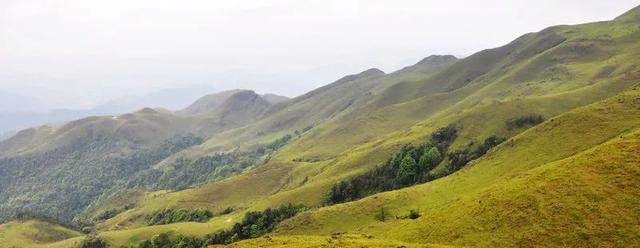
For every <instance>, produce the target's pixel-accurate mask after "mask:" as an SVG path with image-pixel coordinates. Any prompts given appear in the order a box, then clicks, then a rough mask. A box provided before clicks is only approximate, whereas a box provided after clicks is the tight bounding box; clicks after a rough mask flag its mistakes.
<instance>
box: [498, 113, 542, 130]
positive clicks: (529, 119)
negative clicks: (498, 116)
mask: <svg viewBox="0 0 640 248" xmlns="http://www.w3.org/2000/svg"><path fill="white" fill-rule="evenodd" d="M543 121H544V117H543V116H542V115H533V114H532V115H525V116H520V117H517V118H514V119H511V120H509V121H507V128H508V129H509V130H512V129H516V128H522V127H525V126H535V125H538V124H540V123H542V122H543Z"/></svg>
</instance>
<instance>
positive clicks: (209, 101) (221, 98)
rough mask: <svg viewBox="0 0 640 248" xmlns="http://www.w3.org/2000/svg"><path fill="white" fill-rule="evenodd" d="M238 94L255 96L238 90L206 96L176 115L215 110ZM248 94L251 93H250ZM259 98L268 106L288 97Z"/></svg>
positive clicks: (273, 95) (268, 96)
mask: <svg viewBox="0 0 640 248" xmlns="http://www.w3.org/2000/svg"><path fill="white" fill-rule="evenodd" d="M240 92H244V94H246V95H252V96H255V95H256V94H255V92H253V91H249V90H239V89H236V90H229V91H223V92H218V93H214V94H210V95H206V96H203V97H201V98H199V99H198V100H196V101H195V102H194V103H192V104H191V105H189V106H188V107H186V108H185V109H183V110H180V111H178V113H180V114H188V115H195V114H203V113H207V112H209V111H211V110H214V109H217V108H218V107H219V106H220V105H222V104H223V103H224V102H225V101H227V100H228V99H229V98H230V97H231V96H233V95H235V94H237V93H240ZM250 92H253V93H250ZM239 96H240V95H239ZM239 96H236V97H239ZM259 97H260V98H261V99H264V100H265V101H266V102H268V103H270V104H277V103H281V102H284V101H287V100H289V98H288V97H285V96H279V95H275V94H264V95H261V96H259Z"/></svg>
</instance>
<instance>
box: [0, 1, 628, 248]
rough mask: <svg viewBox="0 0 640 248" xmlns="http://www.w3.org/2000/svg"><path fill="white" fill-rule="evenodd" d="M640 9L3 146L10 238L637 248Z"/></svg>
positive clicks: (49, 129)
mask: <svg viewBox="0 0 640 248" xmlns="http://www.w3.org/2000/svg"><path fill="white" fill-rule="evenodd" d="M639 58H640V7H637V8H634V9H632V10H630V11H628V12H627V13H624V14H623V15H621V16H619V17H617V18H615V19H614V20H610V21H603V22H597V23H587V24H581V25H562V26H554V27H549V28H546V29H544V30H541V31H539V32H535V33H528V34H525V35H522V36H521V37H519V38H517V39H515V40H514V41H512V42H511V43H509V44H506V45H504V46H501V47H497V48H491V49H486V50H483V51H480V52H478V53H475V54H473V55H471V56H468V57H465V58H456V57H454V56H450V55H434V56H429V57H427V58H425V59H423V60H422V61H420V62H418V63H417V64H415V65H412V66H408V67H405V68H403V69H401V70H399V71H395V72H389V73H385V72H383V71H381V70H379V69H375V68H372V69H368V70H365V71H362V72H360V73H356V74H353V75H348V76H345V77H343V78H340V79H338V80H336V81H334V82H332V83H329V84H327V85H325V86H323V87H320V88H317V89H315V90H312V91H310V92H308V93H306V94H303V95H301V96H298V97H295V98H291V99H288V98H283V97H277V96H273V95H260V94H257V93H255V92H254V91H251V90H234V91H227V92H220V93H216V94H212V95H207V96H204V97H202V98H200V99H198V100H196V101H195V102H194V103H193V104H191V105H190V106H188V107H186V108H184V109H182V110H179V111H175V112H172V111H167V110H163V109H153V108H143V109H141V110H138V111H136V112H133V113H127V114H122V115H116V116H113V115H108V116H93V117H87V118H83V119H79V120H75V121H71V122H68V123H66V124H63V125H59V126H41V127H38V128H32V129H26V130H22V131H20V132H18V133H17V134H16V135H14V136H12V137H11V138H9V139H7V140H5V141H3V142H1V143H0V189H1V190H0V220H1V221H3V222H5V224H2V225H1V226H0V243H1V244H0V247H20V246H33V247H36V246H42V247H78V246H81V247H106V246H112V247H202V246H206V245H228V246H230V247H285V246H286V247H431V246H433V247H437V246H454V247H455V246H479V247H559V246H570V247H633V246H637V245H638V244H640V228H639V227H640V221H639V220H640V211H638V205H639V204H640V185H639V184H638V183H637V181H638V179H639V178H640V167H639V165H640V153H638V152H637V151H638V150H639V149H640V59H639Z"/></svg>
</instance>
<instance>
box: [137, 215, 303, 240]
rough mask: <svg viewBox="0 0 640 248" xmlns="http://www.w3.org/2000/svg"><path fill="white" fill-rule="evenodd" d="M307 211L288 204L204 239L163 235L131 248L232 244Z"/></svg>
mask: <svg viewBox="0 0 640 248" xmlns="http://www.w3.org/2000/svg"><path fill="white" fill-rule="evenodd" d="M304 210H306V208H305V207H304V206H301V205H293V204H287V205H282V206H280V207H278V208H273V209H272V208H267V209H265V210H264V211H258V212H248V213H247V214H246V215H245V216H244V218H243V219H242V221H241V222H239V223H236V224H235V225H234V226H233V228H231V229H230V230H224V231H218V232H215V233H212V234H208V235H206V236H205V237H203V238H196V237H188V236H184V235H172V234H170V233H162V234H158V235H155V236H153V237H152V238H151V239H148V240H145V241H142V242H141V243H139V244H138V245H134V246H131V248H178V247H179V248H196V247H197V248H199V247H206V246H208V245H216V244H230V243H233V242H237V241H240V240H244V239H250V238H256V237H259V236H262V235H264V234H266V233H268V232H269V231H271V230H272V229H273V228H274V227H275V226H276V225H277V224H278V223H280V222H282V221H283V220H286V219H288V218H291V217H293V216H295V215H296V214H298V213H300V212H302V211H304Z"/></svg>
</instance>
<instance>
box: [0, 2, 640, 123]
mask: <svg viewBox="0 0 640 248" xmlns="http://www.w3.org/2000/svg"><path fill="white" fill-rule="evenodd" d="M636 4H637V1H631V0H616V1H611V0H589V1H585V0H567V1H557V0H543V1H524V0H520V1H513V0H508V1H507V0H504V1H498V0H486V1H459V0H449V1H417V0H402V1H398V0H394V1H344V0H335V1H327V0H322V1H300V0H279V1H258V0H255V1H237V0H228V1H158V0H145V1H130V0H127V1H125V0H119V1H113V0H112V1H84V0H66V1H62V0H60V1H51V0H41V1H36V0H4V1H2V2H0V87H1V88H0V91H2V92H8V93H11V94H15V95H20V96H27V97H31V99H34V101H39V102H40V103H41V104H40V105H39V106H42V107H43V108H70V109H74V108H75V109H81V108H89V107H94V106H95V105H97V104H100V103H104V102H107V101H109V100H113V99H116V98H118V97H122V96H127V95H136V94H138V95H140V94H147V93H149V92H154V91H157V90H161V89H167V88H193V87H199V88H204V89H210V90H214V89H215V90H223V89H232V88H251V89H255V90H256V91H258V92H261V93H267V92H268V93H277V94H282V95H287V96H295V95H298V94H301V93H303V92H305V91H307V90H310V89H313V88H315V87H317V86H320V85H323V84H326V83H329V82H331V81H333V80H335V79H337V78H339V77H341V76H344V75H345V74H350V73H356V72H359V71H362V70H365V69H368V68H371V67H377V68H380V69H382V70H384V71H386V72H391V71H394V70H397V69H399V68H401V67H403V66H407V65H410V64H413V63H415V62H416V61H418V60H419V59H421V58H422V57H424V56H427V55H430V54H453V55H456V56H466V55H469V54H472V53H474V52H476V51H478V50H480V49H483V48H488V47H496V46H500V45H503V44H506V43H508V42H509V41H511V40H513V39H514V38H516V37H518V36H520V35H522V34H524V33H526V32H532V31H538V30H540V29H542V28H544V27H547V26H550V25H557V24H575V23H584V22H591V21H598V20H607V19H612V18H614V17H615V16H617V15H619V14H620V13H622V12H624V11H625V10H628V9H630V8H632V7H634V6H635V5H636ZM470 20H471V21H470ZM203 91H206V90H203ZM206 93H210V92H202V95H204V94H206ZM7 99H8V98H6V99H5V100H1V99H0V101H5V102H6V101H10V100H7ZM194 100H195V99H194ZM0 105H1V104H0ZM16 105H21V104H4V105H3V106H5V107H6V108H18V107H19V106H16ZM3 110H7V109H3ZM0 111H2V110H0Z"/></svg>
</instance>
